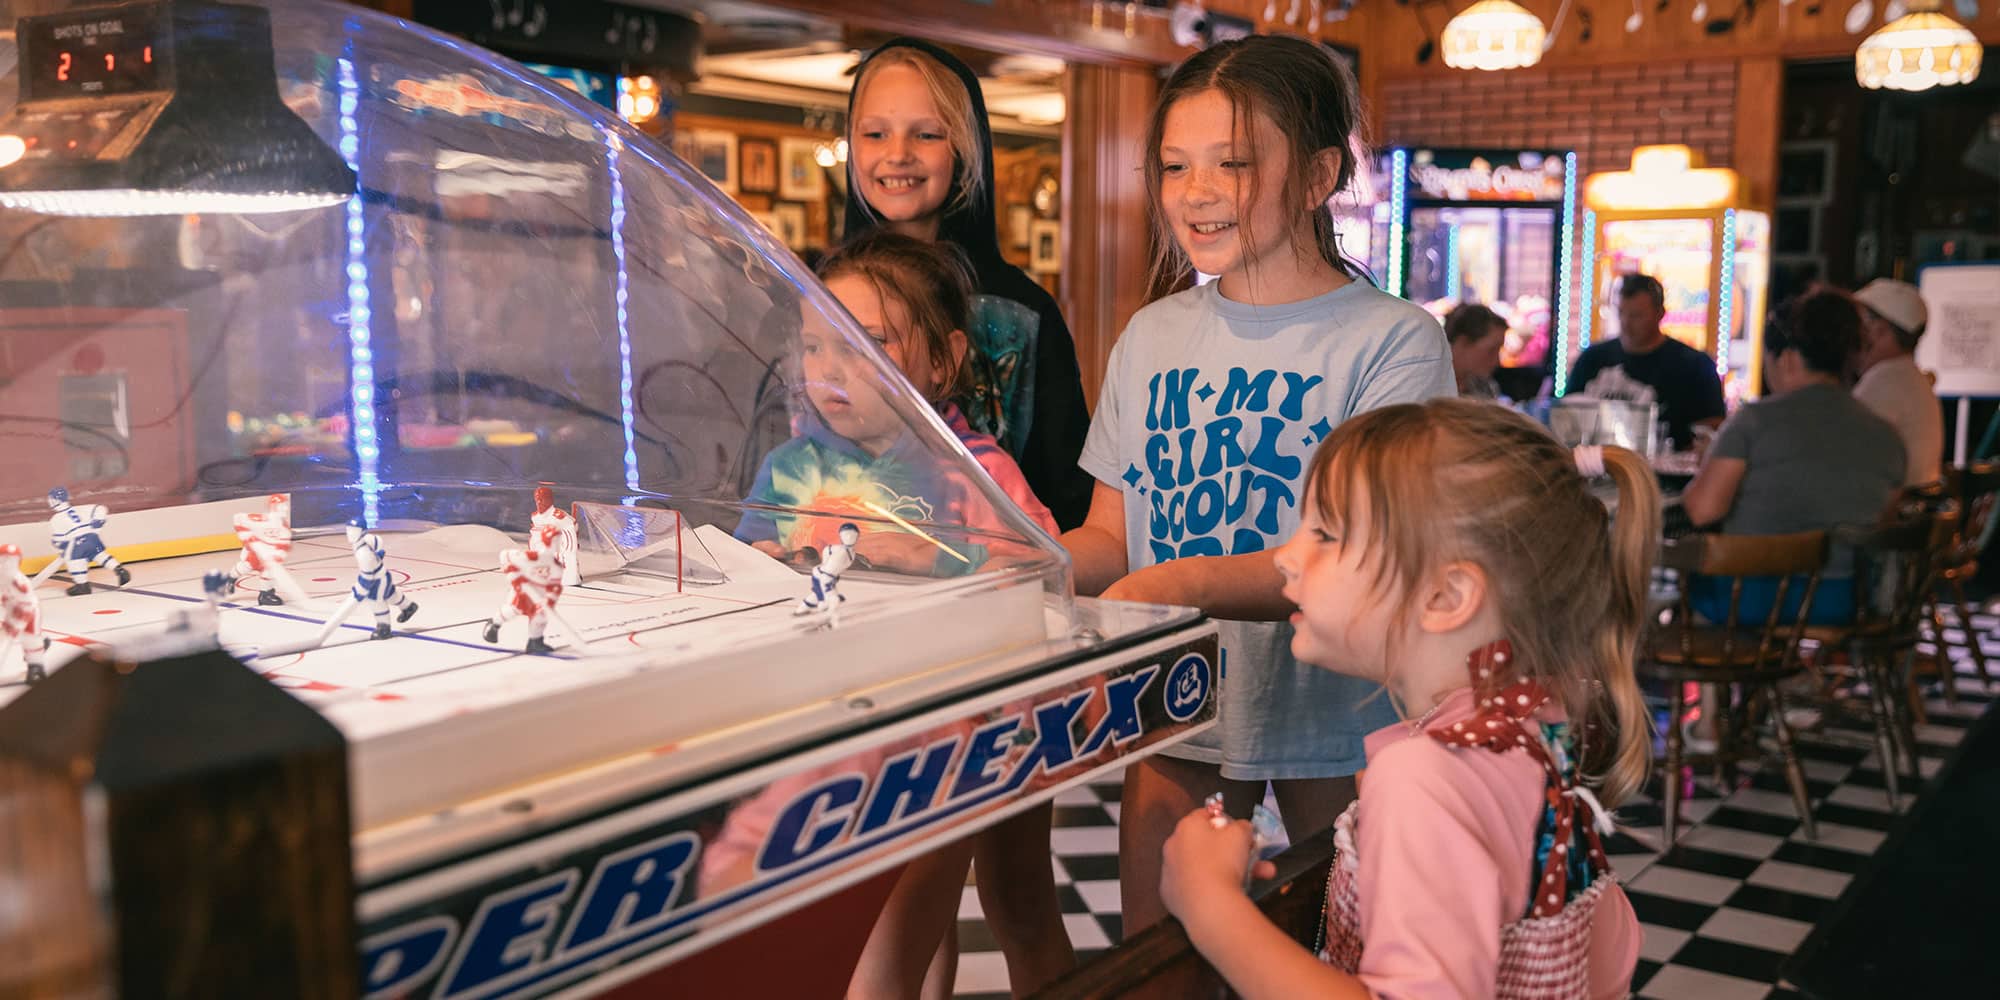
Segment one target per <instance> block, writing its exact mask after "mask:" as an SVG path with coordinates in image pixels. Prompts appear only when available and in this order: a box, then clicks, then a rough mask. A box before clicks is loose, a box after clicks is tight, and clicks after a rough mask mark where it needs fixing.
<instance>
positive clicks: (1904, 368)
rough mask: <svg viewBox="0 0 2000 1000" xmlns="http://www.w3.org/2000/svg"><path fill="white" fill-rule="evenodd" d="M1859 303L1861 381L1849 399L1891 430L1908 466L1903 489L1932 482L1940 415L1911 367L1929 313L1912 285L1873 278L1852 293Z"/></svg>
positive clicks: (1940, 446) (1940, 449)
mask: <svg viewBox="0 0 2000 1000" xmlns="http://www.w3.org/2000/svg"><path fill="white" fill-rule="evenodd" d="M1854 301H1855V302H1857V303H1859V304H1860V305H1861V359H1860V364H1859V365H1857V366H1856V367H1858V368H1860V369H1861V381H1860V382H1859V383H1857V384H1856V385H1855V386H1854V398H1855V399H1858V400H1860V401H1861V403H1862V405H1864V406H1866V407H1868V409H1870V410H1872V411H1874V413H1875V415H1876V416H1878V417H1881V418H1882V419H1883V420H1886V421H1888V422H1889V426H1891V427H1894V428H1896V434H1897V436H1898V437H1901V438H1902V439H1903V451H1904V453H1905V457H1906V458H1907V459H1908V465H1907V467H1906V468H1905V471H1904V473H1903V485H1904V486H1921V485H1923V484H1925V483H1933V482H1936V481H1937V479H1938V474H1939V470H1938V464H1939V462H1940V461H1941V460H1942V458H1943V455H1944V411H1943V410H1941V409H1939V408H1938V398H1937V393H1935V392H1933V391H1932V390H1931V380H1930V378H1929V377H1928V376H1926V375H1925V374H1924V373H1923V371H1922V370H1920V369H1919V368H1917V359H1916V358H1915V357H1914V355H1915V354H1916V350H1917V338H1919V337H1922V336H1923V335H1924V323H1925V322H1926V321H1927V320H1928V319H1929V317H1930V311H1929V310H1927V309H1925V308H1924V300H1923V297H1922V296H1920V295H1918V294H1917V288H1916V286H1915V285H1912V284H1910V283H1909V282H1907V281H1891V280H1889V279H1887V278H1878V279H1876V280H1874V281H1871V282H1869V283H1868V284H1867V286H1866V287H1864V288H1862V289H1861V290H1860V291H1858V292H1856V293H1854Z"/></svg>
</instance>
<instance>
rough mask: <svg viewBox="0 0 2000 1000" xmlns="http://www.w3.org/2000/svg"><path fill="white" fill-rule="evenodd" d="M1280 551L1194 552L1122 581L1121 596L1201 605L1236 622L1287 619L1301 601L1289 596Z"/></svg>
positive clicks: (1139, 572)
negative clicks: (1280, 569) (1279, 561)
mask: <svg viewBox="0 0 2000 1000" xmlns="http://www.w3.org/2000/svg"><path fill="white" fill-rule="evenodd" d="M1274 558H1275V555H1274V553H1271V552H1252V553H1249V554H1248V555H1240V556H1193V557H1189V558H1184V559H1175V560H1174V561H1172V562H1164V563H1158V564H1155V565H1152V566H1148V567H1146V568H1145V569H1142V570H1139V571H1138V572H1136V573H1133V574H1132V575H1131V576H1130V577H1127V578H1126V579H1125V580H1123V581H1120V583H1119V585H1118V589H1119V590H1120V591H1121V593H1120V595H1119V596H1127V595H1129V597H1128V599H1129V600H1139V601H1152V602H1154V603H1158V604H1184V605H1187V606H1189V607H1195V608H1200V609H1201V610H1202V611H1203V612H1204V613H1205V614H1207V615H1209V616H1210V617H1214V618H1227V619H1230V620H1232V621H1250V622H1271V621H1284V620H1285V618H1286V617H1287V616H1289V615H1290V614H1291V613H1292V612H1293V611H1296V610H1298V607H1297V605H1294V604H1293V603H1292V602H1290V601H1288V600H1285V595H1284V593H1283V591H1284V586H1285V580H1284V577H1282V576H1280V575H1279V574H1278V567H1277V563H1276V562H1275V561H1274Z"/></svg>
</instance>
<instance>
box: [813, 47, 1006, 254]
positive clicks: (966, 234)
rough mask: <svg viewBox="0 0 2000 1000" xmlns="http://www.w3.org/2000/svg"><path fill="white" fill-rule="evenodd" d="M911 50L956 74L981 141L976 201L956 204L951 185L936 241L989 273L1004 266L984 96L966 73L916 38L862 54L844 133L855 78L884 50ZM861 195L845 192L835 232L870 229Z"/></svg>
mask: <svg viewBox="0 0 2000 1000" xmlns="http://www.w3.org/2000/svg"><path fill="white" fill-rule="evenodd" d="M897 48H903V49H915V50H917V51H918V52H922V53H923V54H925V55H927V56H930V57H931V58H932V59H936V60H937V61H938V63H939V64H940V65H942V66H944V67H945V68H946V69H949V70H951V71H952V72H953V73H956V74H958V79H959V82H961V83H963V84H965V92H966V93H967V94H968V95H970V96H971V98H972V125H973V127H974V128H977V129H979V130H980V131H981V132H982V133H983V135H982V139H983V140H984V141H982V142H980V143H979V179H980V185H979V193H978V196H977V197H974V198H969V199H966V200H965V201H964V202H962V203H961V202H959V199H958V196H959V185H958V181H957V179H956V177H954V178H953V180H952V185H951V191H950V192H949V193H948V194H947V195H946V196H945V204H946V205H954V206H955V207H953V208H950V209H948V210H947V211H946V212H945V215H944V218H942V219H940V220H939V222H938V239H940V240H947V241H949V242H952V243H956V244H958V246H959V248H960V249H962V250H964V251H965V254H966V256H967V257H970V258H971V259H972V266H973V267H974V268H976V269H977V270H978V271H979V272H980V273H982V274H983V273H986V272H987V271H989V270H990V269H993V268H995V267H1004V266H1007V265H1006V263H1005V259H1004V258H1002V257H1001V256H1000V232H999V229H998V228H997V226H996V224H995V221H994V212H993V131H992V129H991V128H990V127H988V126H987V121H988V119H987V117H986V95H985V94H983V93H981V92H980V90H979V77H978V76H977V75H975V74H974V73H973V72H972V69H971V67H969V66H967V65H965V64H964V63H963V62H960V61H959V59H958V57H957V56H954V55H952V54H951V53H949V52H946V51H945V50H943V49H941V48H938V47H937V46H935V45H932V44H931V43H929V42H926V41H923V40H921V39H916V38H892V39H890V40H888V41H886V42H883V43H882V44H881V45H880V46H878V47H877V48H876V49H875V51H873V52H870V53H868V58H866V59H863V60H862V61H861V64H860V65H859V66H857V67H856V68H855V71H854V83H855V86H854V87H852V88H850V89H849V90H848V92H847V120H848V129H849V131H852V130H853V127H854V126H853V122H854V95H855V94H856V93H858V92H859V91H860V90H861V74H862V73H863V72H865V71H866V70H867V68H868V64H869V63H870V62H873V61H874V60H875V57H876V56H879V55H881V54H882V53H884V52H887V51H888V50H890V49H897ZM862 201H863V198H862V195H861V192H860V190H859V189H858V187H857V188H854V189H851V190H849V191H848V196H847V226H846V228H845V229H843V230H841V231H842V232H843V233H847V234H849V235H852V234H855V233H858V232H861V231H862V230H864V229H869V228H871V227H873V226H875V225H876V220H874V219H872V218H870V217H869V215H868V209H866V208H864V207H863V206H862Z"/></svg>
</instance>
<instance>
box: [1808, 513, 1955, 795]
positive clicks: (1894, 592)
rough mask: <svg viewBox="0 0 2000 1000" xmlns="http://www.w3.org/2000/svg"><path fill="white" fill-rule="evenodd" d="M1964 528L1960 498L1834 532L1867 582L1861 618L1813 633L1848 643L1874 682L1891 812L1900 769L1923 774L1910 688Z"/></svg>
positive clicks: (1874, 713)
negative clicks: (1941, 577) (1941, 580)
mask: <svg viewBox="0 0 2000 1000" xmlns="http://www.w3.org/2000/svg"><path fill="white" fill-rule="evenodd" d="M1957 532H1958V505H1957V504H1956V503H1954V502H1952V501H1944V502H1942V503H1940V504H1929V503H1925V502H1922V501H1921V500H1918V501H1915V502H1910V503H1905V504H1902V505H1900V506H1898V507H1895V508H1892V509H1891V510H1890V511H1889V512H1888V513H1887V514H1885V515H1884V517H1883V520H1882V522H1881V523H1880V524H1877V525H1875V526H1873V527H1869V528H1863V529H1841V530H1839V531H1836V532H1834V535H1833V540H1834V543H1835V544H1838V545H1845V546H1849V547H1851V548H1853V550H1854V552H1855V573H1854V578H1855V580H1857V581H1859V584H1860V585H1861V586H1863V587H1865V588H1866V590H1865V591H1864V592H1863V593H1861V594H1859V595H1857V596H1858V597H1859V598H1860V600H1859V601H1858V604H1859V607H1858V608H1857V612H1856V616H1855V621H1854V624H1852V625H1844V626H1808V627H1807V628H1806V633H1805V634H1806V637H1807V638H1809V639H1814V640H1817V641H1818V642H1819V643H1820V644H1821V645H1822V646H1824V647H1826V648H1834V649H1843V650H1845V651H1846V652H1847V655H1848V662H1849V663H1850V664H1851V665H1852V666H1853V668H1854V669H1855V670H1856V671H1857V672H1859V673H1860V675H1861V677H1862V679H1864V680H1865V681H1866V682H1867V684H1868V714H1869V717H1870V719H1871V721H1872V722H1873V723H1874V729H1875V746H1876V752H1877V754H1878V755H1879V756H1880V757H1881V759H1882V775H1883V785H1884V787H1885V790H1886V791H1887V792H1888V795H1889V810H1890V811H1891V812H1894V811H1896V810H1897V808H1898V801H1899V795H1900V792H1901V789H1900V788H1899V786H1898V783H1897V778H1898V772H1899V771H1903V770H1907V773H1908V775H1909V777H1910V780H1911V781H1912V782H1920V781H1921V780H1922V773H1921V772H1920V771H1919V769H1918V765H1917V737H1916V727H1915V725H1914V724H1913V716H1914V715H1915V712H1916V707H1915V706H1914V705H1913V703H1912V699H1910V698H1906V697H1905V692H1914V691H1915V688H1916V678H1915V676H1914V668H1915V663H1916V659H1917V643H1918V642H1919V640H1921V639H1922V637H1923V623H1924V620H1925V617H1926V615H1927V614H1928V613H1929V608H1930V600H1931V595H1932V594H1934V593H1935V592H1936V590H1937V582H1938V568H1939V567H1938V556H1939V555H1940V554H1941V553H1943V552H1944V551H1946V549H1947V547H1948V546H1949V544H1950V542H1951V540H1952V538H1953V537H1954V536H1955V535H1956V534H1957ZM1946 683H1947V685H1948V684H1949V683H1950V682H1949V679H1947V680H1946Z"/></svg>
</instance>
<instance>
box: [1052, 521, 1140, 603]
mask: <svg viewBox="0 0 2000 1000" xmlns="http://www.w3.org/2000/svg"><path fill="white" fill-rule="evenodd" d="M1062 544H1063V547H1064V548H1066V549H1068V550H1069V558H1070V565H1071V568H1072V569H1074V570H1075V572H1076V592H1077V593H1078V594H1079V595H1082V596H1084V597H1095V596H1097V595H1098V594H1101V593H1103V592H1104V588H1106V587H1109V586H1111V585H1112V584H1113V583H1116V582H1117V581H1118V579H1119V578H1120V577H1122V576H1124V575H1125V571H1126V555H1125V543H1124V541H1122V540H1120V539H1118V538H1114V537H1112V535H1111V533H1110V532H1108V531H1105V530H1104V529H1103V528H1100V527H1097V526H1096V525H1092V524H1086V525H1083V526H1082V527H1080V528H1076V529H1073V530H1071V531H1068V532H1065V533H1064V534H1063V536H1062Z"/></svg>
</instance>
